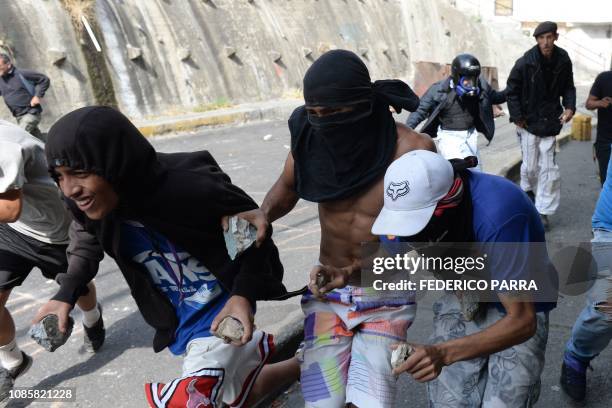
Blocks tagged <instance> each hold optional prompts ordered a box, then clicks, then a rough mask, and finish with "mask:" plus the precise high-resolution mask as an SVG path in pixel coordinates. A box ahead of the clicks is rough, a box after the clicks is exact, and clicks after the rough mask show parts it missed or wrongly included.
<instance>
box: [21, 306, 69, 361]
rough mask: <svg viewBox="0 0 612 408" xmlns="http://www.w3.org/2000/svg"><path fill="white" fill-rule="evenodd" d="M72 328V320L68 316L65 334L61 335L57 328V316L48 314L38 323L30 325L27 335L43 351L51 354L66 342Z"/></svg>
mask: <svg viewBox="0 0 612 408" xmlns="http://www.w3.org/2000/svg"><path fill="white" fill-rule="evenodd" d="M73 327H74V319H73V318H72V317H70V316H69V317H68V324H67V327H66V333H62V332H61V331H60V330H59V327H58V317H57V315H54V314H50V315H47V316H45V317H44V318H43V319H42V320H41V321H40V322H39V323H36V324H34V325H32V327H30V330H29V332H28V334H29V335H30V337H31V338H32V339H34V341H36V342H37V343H38V344H40V345H41V346H42V347H43V348H44V349H45V350H47V351H51V352H53V351H55V350H57V349H58V348H59V347H60V346H62V345H63V344H64V343H66V341H68V338H69V337H70V335H71V334H72V328H73Z"/></svg>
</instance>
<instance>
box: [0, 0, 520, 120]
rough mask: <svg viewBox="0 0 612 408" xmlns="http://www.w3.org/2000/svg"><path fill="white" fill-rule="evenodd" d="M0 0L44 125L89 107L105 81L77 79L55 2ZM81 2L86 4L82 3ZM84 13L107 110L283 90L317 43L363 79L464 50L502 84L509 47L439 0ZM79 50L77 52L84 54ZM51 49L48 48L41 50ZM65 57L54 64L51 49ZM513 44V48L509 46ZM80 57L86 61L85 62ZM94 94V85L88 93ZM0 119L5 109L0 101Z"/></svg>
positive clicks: (135, 3)
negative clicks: (363, 69) (37, 83)
mask: <svg viewBox="0 0 612 408" xmlns="http://www.w3.org/2000/svg"><path fill="white" fill-rule="evenodd" d="M78 1H81V0H20V1H18V2H15V1H9V0H0V8H1V9H2V12H0V48H2V49H7V48H8V49H10V52H11V53H12V54H13V55H14V57H15V60H16V63H17V65H18V66H21V67H27V68H33V69H38V70H40V71H43V72H46V73H47V74H48V75H49V76H50V77H51V79H52V87H51V89H50V91H49V93H48V95H47V98H46V105H45V107H46V110H47V112H48V113H50V114H48V115H46V119H45V121H46V123H47V124H48V123H49V122H50V121H51V120H52V119H53V118H56V117H57V116H59V115H61V114H63V113H66V112H68V111H70V110H71V109H73V108H75V107H77V106H82V105H85V104H92V103H95V101H96V95H98V94H99V92H98V91H99V87H100V86H103V87H108V86H109V85H108V84H106V83H102V84H100V83H99V82H100V80H98V79H93V78H91V77H90V75H89V74H88V69H87V62H88V58H89V59H91V58H92V53H95V50H94V48H93V45H92V43H91V40H90V39H89V37H88V36H87V34H84V35H82V30H81V31H79V30H78V29H76V28H75V27H74V26H73V25H72V24H71V16H70V15H69V12H68V11H67V9H66V8H65V7H64V6H63V4H62V2H69V3H70V2H73V3H74V2H78ZM86 1H90V2H91V0H86ZM93 3H94V4H93V11H92V12H93V15H91V16H90V19H91V20H93V21H92V23H93V25H94V26H95V27H97V33H98V35H99V36H101V37H102V38H100V39H99V41H100V43H101V44H102V47H103V50H102V53H101V55H100V56H99V57H96V58H95V61H96V62H95V63H96V64H102V63H103V64H105V69H107V70H108V72H109V74H110V80H111V82H112V89H110V90H109V91H112V94H113V95H114V97H115V99H116V102H117V105H118V106H119V107H120V109H122V110H123V111H125V112H126V113H127V114H128V115H130V116H132V117H146V116H149V115H159V114H162V113H166V112H172V111H188V110H191V109H194V108H195V107H198V106H201V105H206V104H210V103H215V102H218V101H220V100H224V101H229V102H233V103H240V102H246V101H257V100H266V99H272V98H279V97H283V96H287V95H289V94H293V95H294V94H295V93H296V91H299V89H300V87H301V80H302V76H303V74H304V71H305V70H306V69H307V68H308V66H309V65H310V64H311V63H312V61H313V60H314V59H316V58H317V57H318V56H320V55H321V54H322V53H323V52H325V51H326V50H329V49H332V48H346V49H350V50H353V51H355V52H357V53H358V54H360V55H363V58H364V59H365V62H366V64H367V65H368V67H369V68H370V72H371V75H372V77H373V78H374V79H378V78H389V77H395V78H402V79H407V80H410V79H411V78H412V77H413V75H414V63H415V62H417V61H423V60H425V61H434V62H441V63H446V62H448V61H449V60H450V59H451V58H452V57H453V56H454V55H455V54H456V53H459V52H466V51H468V52H472V53H475V54H476V55H477V56H478V57H479V58H480V60H481V63H482V64H483V65H491V66H498V67H499V68H500V77H501V78H502V79H503V78H504V77H505V74H506V73H507V70H508V69H509V67H510V66H511V65H512V63H513V62H514V60H515V59H516V58H518V57H519V56H520V54H521V53H522V51H524V50H525V49H526V48H527V47H528V46H530V44H531V43H530V42H529V39H526V41H525V43H524V44H523V43H521V44H514V46H515V48H516V50H517V51H516V52H504V53H502V52H498V50H499V49H500V45H501V44H502V42H501V40H499V39H498V38H496V36H495V35H494V34H493V33H491V32H490V31H489V30H488V28H487V27H485V26H483V25H481V24H480V23H478V22H477V21H476V20H474V18H471V17H467V16H465V15H463V14H461V13H460V12H458V11H457V10H456V9H454V8H451V7H450V6H448V5H447V4H446V2H444V1H443V0H432V1H420V0H96V1H95V2H93ZM81 47H83V48H86V51H85V52H84V51H83V50H82V49H81ZM51 50H55V51H51ZM57 50H60V51H62V52H64V53H65V55H66V59H65V61H64V62H63V63H60V64H57V65H54V64H53V61H52V59H53V55H55V54H56V51H57ZM519 50H520V52H519ZM89 62H91V61H89ZM94 91H95V92H94ZM0 114H1V116H2V117H6V116H7V115H8V112H7V111H6V110H5V109H4V108H2V110H1V111H0Z"/></svg>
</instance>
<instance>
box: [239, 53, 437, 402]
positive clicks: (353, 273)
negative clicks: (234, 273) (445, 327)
mask: <svg viewBox="0 0 612 408" xmlns="http://www.w3.org/2000/svg"><path fill="white" fill-rule="evenodd" d="M304 99H305V105H303V106H300V107H298V108H297V109H296V110H295V111H294V112H293V114H292V115H291V117H290V119H289V130H290V133H291V152H290V153H289V154H288V156H287V160H286V162H285V166H284V169H283V171H282V173H281V175H280V177H279V179H278V181H276V183H275V184H274V185H273V186H272V188H271V189H270V191H269V192H268V193H267V195H266V197H265V198H264V201H263V203H262V204H261V207H260V209H257V210H253V211H250V212H249V213H243V214H239V216H241V217H244V218H246V219H248V220H249V221H251V223H253V224H254V225H255V226H257V228H258V233H259V231H265V229H266V228H267V225H268V224H269V223H271V222H273V221H275V220H277V219H278V218H280V217H282V216H284V215H285V214H287V213H289V211H291V209H293V208H294V207H295V205H296V203H297V201H298V200H299V199H300V198H303V199H305V200H308V201H312V202H315V203H317V204H318V209H319V222H320V224H321V244H320V253H319V257H318V259H317V260H316V261H315V262H314V264H315V266H314V267H313V268H312V270H311V271H310V278H309V279H310V284H309V288H310V291H309V292H307V293H306V294H305V295H304V296H303V298H302V302H301V304H302V309H303V311H304V314H305V321H304V347H303V354H302V357H301V358H299V360H300V361H299V363H300V368H301V387H302V394H303V396H304V399H305V401H306V406H307V407H338V408H340V407H345V406H346V404H353V405H355V406H358V407H389V406H393V405H394V402H395V391H396V387H397V385H396V379H395V378H394V376H393V375H392V374H391V370H392V367H391V364H390V356H391V352H392V350H391V347H390V346H391V344H392V343H394V342H398V341H403V340H405V338H406V330H407V328H408V327H409V326H410V325H411V323H412V320H413V318H414V314H415V305H414V300H413V299H410V298H408V297H406V296H402V295H398V296H396V297H395V298H392V299H390V298H384V297H381V296H380V295H379V294H377V293H374V292H373V291H371V290H369V288H367V287H363V286H362V285H361V281H360V272H361V271H360V267H361V256H362V253H361V244H362V243H363V242H375V241H376V240H377V238H376V237H375V236H373V235H371V233H370V228H371V227H372V223H373V222H374V218H375V217H376V215H377V214H378V212H379V211H380V209H381V208H382V204H383V203H382V196H381V195H382V189H383V184H382V182H383V175H384V173H385V169H386V168H387V166H389V164H390V163H391V162H392V161H393V160H394V159H395V158H397V157H399V156H401V155H402V154H404V153H406V152H407V151H410V150H414V149H430V150H435V146H434V143H433V142H432V140H431V138H430V137H429V136H427V135H421V134H418V133H416V132H414V131H412V130H411V129H409V128H407V127H406V126H404V125H403V124H400V123H396V122H395V120H394V119H393V115H392V113H391V112H390V111H389V106H392V107H393V108H394V109H395V111H397V112H399V111H401V109H407V110H410V111H412V110H414V109H416V108H417V106H418V97H417V96H416V95H415V94H414V93H413V92H412V91H411V89H410V87H409V86H408V85H407V84H405V83H404V82H402V81H399V80H382V81H375V82H373V83H372V82H371V80H370V74H369V72H368V69H367V67H366V65H365V64H364V62H363V61H362V60H361V59H360V58H359V57H358V56H357V55H355V54H354V53H352V52H350V51H346V50H333V51H329V52H327V53H325V54H323V55H322V56H321V57H320V58H319V59H317V60H316V61H315V62H314V63H313V64H312V66H311V67H310V68H309V69H308V71H307V72H306V74H305V76H304ZM317 275H318V276H320V277H321V276H322V277H323V278H324V279H323V282H317V281H318V279H317V277H318V276H317ZM325 282H326V283H325ZM319 284H321V285H319ZM297 360H298V359H293V361H294V363H295V364H296V365H297V363H298V361H297Z"/></svg>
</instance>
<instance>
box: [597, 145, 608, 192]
mask: <svg viewBox="0 0 612 408" xmlns="http://www.w3.org/2000/svg"><path fill="white" fill-rule="evenodd" d="M610 143H611V142H609V141H600V140H597V141H596V142H595V156H596V157H597V163H599V180H601V185H602V186H603V184H604V182H605V181H606V174H607V172H608V162H609V161H610Z"/></svg>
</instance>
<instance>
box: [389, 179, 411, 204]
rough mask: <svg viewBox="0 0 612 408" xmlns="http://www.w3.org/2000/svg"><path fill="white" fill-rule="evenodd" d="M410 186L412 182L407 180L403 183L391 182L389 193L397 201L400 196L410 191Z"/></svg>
mask: <svg viewBox="0 0 612 408" xmlns="http://www.w3.org/2000/svg"><path fill="white" fill-rule="evenodd" d="M409 186H410V184H409V183H408V182H407V181H402V182H401V183H394V182H391V183H389V185H388V186H387V195H388V196H389V197H391V199H392V200H393V201H395V200H397V198H398V197H401V196H405V195H406V194H408V193H409V192H410V187H409Z"/></svg>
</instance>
